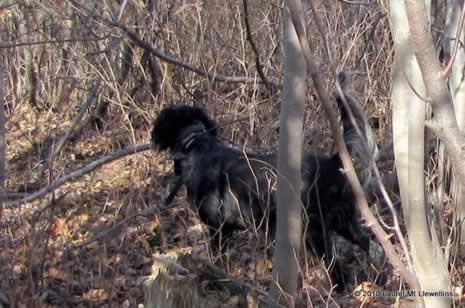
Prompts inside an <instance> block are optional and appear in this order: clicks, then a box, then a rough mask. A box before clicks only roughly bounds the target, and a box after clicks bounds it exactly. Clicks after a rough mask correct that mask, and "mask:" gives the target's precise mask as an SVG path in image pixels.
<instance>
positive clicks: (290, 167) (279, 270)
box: [271, 1, 306, 307]
mask: <svg viewBox="0 0 465 308" xmlns="http://www.w3.org/2000/svg"><path fill="white" fill-rule="evenodd" d="M298 2H299V3H298V5H299V6H300V8H302V4H301V3H300V1H298ZM300 12H302V10H300ZM283 17H284V33H283V42H284V89H283V96H282V100H281V113H280V134H279V152H278V173H279V177H278V193H277V232H276V252H275V255H274V259H273V280H274V285H273V287H272V290H271V296H272V298H273V299H274V300H275V301H276V302H277V303H280V304H282V305H285V306H286V307H294V305H295V303H294V299H295V296H296V293H297V275H298V268H299V264H298V261H299V251H300V242H301V233H302V230H301V229H302V226H301V225H302V221H301V209H302V202H301V198H300V191H301V187H302V179H301V172H300V170H301V161H302V142H303V137H302V130H303V115H304V103H305V89H306V62H305V59H304V57H303V54H302V48H301V46H300V43H299V40H298V37H297V34H296V31H295V28H294V26H293V24H292V21H291V18H290V17H289V13H288V10H287V6H285V8H284V12H283ZM300 18H302V15H301V16H300Z"/></svg>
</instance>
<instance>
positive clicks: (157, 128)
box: [152, 105, 217, 151]
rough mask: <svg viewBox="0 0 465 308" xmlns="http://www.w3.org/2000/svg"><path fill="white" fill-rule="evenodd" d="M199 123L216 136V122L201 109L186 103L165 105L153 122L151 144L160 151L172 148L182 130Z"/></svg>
mask: <svg viewBox="0 0 465 308" xmlns="http://www.w3.org/2000/svg"><path fill="white" fill-rule="evenodd" d="M199 124H201V125H203V126H204V128H205V131H206V132H207V133H208V134H209V135H211V136H213V137H215V136H216V134H217V127H216V124H215V122H214V121H213V120H211V119H210V118H209V117H208V115H207V113H206V112H205V111H204V110H203V109H201V108H198V107H192V106H186V105H178V106H170V107H167V108H165V109H163V110H162V111H161V112H160V114H159V115H158V117H157V119H156V120H155V122H154V123H153V129H152V145H153V146H154V147H155V148H156V149H158V150H161V151H164V150H167V149H170V150H172V149H174V147H175V146H176V143H177V140H178V137H179V136H180V135H181V134H182V132H183V130H185V129H186V128H188V127H190V126H192V125H199Z"/></svg>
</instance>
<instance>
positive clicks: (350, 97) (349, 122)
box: [336, 71, 378, 187]
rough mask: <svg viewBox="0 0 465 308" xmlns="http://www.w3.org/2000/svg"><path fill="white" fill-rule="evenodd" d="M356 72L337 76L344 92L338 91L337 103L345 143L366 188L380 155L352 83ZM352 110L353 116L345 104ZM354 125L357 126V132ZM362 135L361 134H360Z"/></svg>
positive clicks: (341, 73) (342, 73)
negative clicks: (373, 166)
mask: <svg viewBox="0 0 465 308" xmlns="http://www.w3.org/2000/svg"><path fill="white" fill-rule="evenodd" d="M354 75H355V73H354V72H344V71H343V72H340V73H338V75H337V82H338V83H339V85H340V89H341V90H342V91H341V92H342V93H340V92H339V91H337V94H336V102H337V105H338V108H339V111H340V114H341V122H342V127H343V129H344V141H345V142H346V145H347V149H348V150H349V152H350V154H351V156H352V158H353V159H354V163H355V170H356V171H357V174H358V176H359V179H360V182H361V183H362V185H363V186H364V187H365V186H366V185H367V184H368V182H369V180H370V178H371V171H372V164H373V162H374V161H375V160H376V156H377V155H378V146H377V144H376V138H375V134H374V132H373V130H372V128H371V126H370V123H369V122H368V119H367V117H366V114H365V112H364V111H363V110H362V107H361V105H360V103H359V101H358V99H357V98H356V96H355V95H354V93H353V89H352V82H353V77H354ZM344 102H345V103H346V104H347V107H348V108H349V109H350V111H351V113H352V116H353V117H352V116H351V115H350V114H349V112H348V110H347V109H346V108H345V104H344ZM354 123H356V124H357V126H358V128H359V132H357V130H356V128H355V126H354V125H353V124H354ZM359 133H360V134H359Z"/></svg>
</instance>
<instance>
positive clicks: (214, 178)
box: [152, 74, 376, 287]
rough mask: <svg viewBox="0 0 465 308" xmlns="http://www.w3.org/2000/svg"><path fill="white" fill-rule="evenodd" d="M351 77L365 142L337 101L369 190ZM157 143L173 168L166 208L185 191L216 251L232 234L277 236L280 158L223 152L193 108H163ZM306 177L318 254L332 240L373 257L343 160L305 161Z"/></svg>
mask: <svg viewBox="0 0 465 308" xmlns="http://www.w3.org/2000/svg"><path fill="white" fill-rule="evenodd" d="M349 77H350V76H349V75H347V74H341V75H339V81H340V84H341V86H342V89H343V93H344V97H345V101H346V102H347V104H348V106H349V108H350V109H351V111H352V113H353V116H354V119H355V122H356V123H357V125H358V126H359V128H360V131H361V132H362V134H361V135H358V134H356V133H355V132H354V131H355V130H354V127H353V126H352V121H350V118H349V115H348V113H347V111H346V110H345V109H344V108H343V98H342V97H341V96H339V95H338V96H337V99H336V100H337V103H338V106H339V108H340V111H341V122H342V124H343V128H344V138H345V141H346V143H347V144H348V149H349V152H350V153H351V155H352V156H353V157H356V158H361V157H363V159H364V160H365V161H368V162H364V163H358V164H356V170H357V173H358V175H359V176H360V177H362V179H361V181H362V183H365V182H367V180H369V177H370V176H371V173H370V172H369V170H370V169H371V168H370V167H371V163H370V161H369V157H373V156H374V155H375V153H376V143H375V142H374V141H373V134H372V132H371V128H370V126H369V125H368V122H367V121H366V119H365V116H364V114H363V112H362V111H361V108H360V106H359V105H358V102H357V100H356V99H355V97H354V96H353V95H351V93H350V81H351V80H350V78H349ZM152 143H153V145H154V147H155V148H157V149H159V150H161V151H164V150H168V151H169V152H170V153H171V155H172V159H173V161H174V174H175V176H174V178H173V181H172V182H173V183H172V184H173V188H172V189H171V192H170V194H169V196H168V197H167V199H166V200H165V202H166V203H167V204H168V203H170V202H171V201H172V199H173V198H174V196H175V195H176V193H177V191H178V190H179V188H180V187H181V186H183V185H184V186H185V187H186V189H187V196H188V199H189V202H190V204H191V205H192V206H193V207H194V208H195V209H196V210H197V211H198V213H199V216H200V219H201V220H202V222H203V223H205V224H206V225H207V226H208V227H209V230H210V233H211V236H212V242H213V245H214V247H215V246H216V247H219V246H220V245H221V238H226V237H229V236H230V235H231V233H232V232H233V231H235V230H243V229H246V228H251V227H252V228H254V229H262V230H265V231H268V233H269V234H272V235H274V227H275V202H274V198H275V197H274V186H275V185H274V184H275V179H276V176H275V175H276V165H277V162H276V155H275V154H270V155H256V154H250V153H245V152H242V151H239V150H237V149H234V148H232V147H229V146H227V145H224V144H223V143H221V142H220V140H219V139H218V138H217V128H216V125H215V124H214V122H213V121H212V120H211V119H210V118H209V117H208V116H207V114H206V113H205V112H204V111H203V110H201V109H199V108H195V107H189V106H173V107H168V108H166V109H164V110H163V111H162V112H161V113H160V115H159V117H158V118H157V120H156V121H155V123H154V128H153V131H152ZM302 176H303V182H304V188H303V191H302V201H303V204H304V206H305V208H306V211H305V212H306V217H307V218H308V223H309V224H308V225H309V231H308V233H307V235H308V236H307V240H308V242H309V243H310V245H311V247H313V249H314V251H315V253H316V254H317V255H319V256H323V255H324V256H325V257H326V258H327V260H328V261H329V260H331V257H332V251H331V248H330V246H331V245H330V244H331V241H330V235H331V233H336V234H338V235H340V236H342V237H344V238H346V239H347V240H349V241H350V242H352V243H355V244H357V245H359V246H360V247H361V248H363V249H364V250H365V251H368V248H369V239H368V236H367V235H366V234H365V233H364V232H363V231H362V229H361V227H360V223H359V221H358V219H357V214H356V210H355V207H354V204H353V195H352V191H351V190H350V187H349V186H348V184H347V179H346V177H345V175H344V173H343V171H342V163H341V161H340V159H339V155H338V154H334V155H331V156H320V155H314V154H307V155H306V156H305V158H304V161H303V169H302ZM338 271H339V270H338ZM335 279H336V281H337V283H338V284H339V286H340V287H343V277H341V276H340V275H339V274H338V273H336V277H335Z"/></svg>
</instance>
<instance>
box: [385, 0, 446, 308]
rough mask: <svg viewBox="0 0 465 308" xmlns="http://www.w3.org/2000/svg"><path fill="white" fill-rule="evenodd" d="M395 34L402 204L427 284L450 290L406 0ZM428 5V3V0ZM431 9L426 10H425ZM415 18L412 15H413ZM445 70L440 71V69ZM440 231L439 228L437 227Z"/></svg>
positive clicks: (394, 8)
mask: <svg viewBox="0 0 465 308" xmlns="http://www.w3.org/2000/svg"><path fill="white" fill-rule="evenodd" d="M390 4H391V7H390V14H391V16H390V17H391V29H392V33H393V39H394V48H395V63H394V69H393V88H392V96H391V99H392V104H393V130H394V132H393V136H394V152H395V156H396V167H397V171H398V176H399V186H400V192H401V200H402V209H403V213H404V218H405V222H406V226H407V233H408V237H409V240H410V250H411V254H412V259H413V264H414V268H415V271H416V274H417V275H418V278H419V281H420V286H421V289H422V290H428V291H433V290H435V291H438V290H442V291H448V290H449V284H448V283H449V281H448V275H447V267H446V266H445V262H444V256H443V254H442V251H441V250H440V249H439V247H435V246H434V245H433V242H432V237H431V233H430V232H431V230H430V229H429V227H428V223H427V219H426V218H427V213H426V205H427V203H426V200H425V177H424V168H425V161H424V153H425V151H424V140H425V118H426V104H425V102H424V98H425V97H427V91H426V88H425V85H424V83H423V78H422V71H421V68H420V66H419V63H418V62H417V60H416V58H415V54H414V49H413V48H412V47H414V46H415V44H413V43H412V34H411V32H410V31H409V21H410V20H409V19H408V18H407V12H406V6H405V3H404V1H391V3H390ZM423 5H424V3H423ZM425 11H426V10H425ZM408 17H409V18H410V15H409V16H408ZM438 73H439V72H438ZM433 232H434V231H433ZM423 299H424V302H425V305H426V307H449V305H450V299H448V298H446V297H424V298H423Z"/></svg>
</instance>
